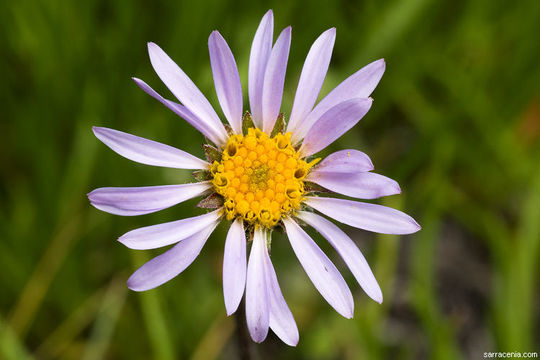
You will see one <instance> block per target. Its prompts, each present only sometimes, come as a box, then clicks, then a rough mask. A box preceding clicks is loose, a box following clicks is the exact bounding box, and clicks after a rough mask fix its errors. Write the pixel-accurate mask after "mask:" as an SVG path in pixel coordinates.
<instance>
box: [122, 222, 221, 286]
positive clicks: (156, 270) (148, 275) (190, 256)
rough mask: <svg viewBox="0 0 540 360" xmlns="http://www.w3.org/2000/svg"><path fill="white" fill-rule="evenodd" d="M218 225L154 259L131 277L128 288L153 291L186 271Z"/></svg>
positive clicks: (203, 230) (208, 228) (196, 234)
mask: <svg viewBox="0 0 540 360" xmlns="http://www.w3.org/2000/svg"><path fill="white" fill-rule="evenodd" d="M216 225H217V223H214V224H213V225H212V226H208V227H206V228H204V229H202V230H201V231H198V232H196V233H195V234H194V235H192V236H190V237H189V238H187V239H185V240H183V241H182V242H180V243H178V244H176V245H175V246H174V247H173V248H172V249H170V250H167V251H166V252H164V253H163V254H161V255H159V256H157V257H155V258H153V259H152V260H150V261H148V262H147V263H146V264H144V265H143V266H141V267H140V268H139V269H138V270H137V271H135V272H134V273H133V275H131V276H130V278H129V279H128V281H127V286H128V287H129V288H130V289H131V290H134V291H145V290H150V289H153V288H155V287H157V286H159V285H161V284H164V283H166V282H167V281H169V280H171V279H172V278H174V277H175V276H177V275H178V274H180V273H181V272H182V271H184V270H185V269H186V268H187V267H188V266H189V265H191V263H192V262H193V260H195V258H197V256H198V255H199V253H200V252H201V249H202V248H203V246H204V244H205V243H206V240H208V237H209V236H210V234H211V233H212V231H214V229H215V227H216Z"/></svg>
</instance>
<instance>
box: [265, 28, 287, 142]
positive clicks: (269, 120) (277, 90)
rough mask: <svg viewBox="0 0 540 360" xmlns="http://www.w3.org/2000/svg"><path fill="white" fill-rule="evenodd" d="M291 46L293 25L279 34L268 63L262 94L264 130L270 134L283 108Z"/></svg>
mask: <svg viewBox="0 0 540 360" xmlns="http://www.w3.org/2000/svg"><path fill="white" fill-rule="evenodd" d="M290 47H291V27H290V26H289V27H287V28H285V30H283V31H282V32H281V34H280V35H279V37H278V39H277V40H276V43H275V45H274V47H273V48H272V52H271V54H270V59H269V60H268V64H267V65H266V72H265V75H264V85H263V95H262V115H263V130H264V131H265V132H266V133H267V134H270V133H271V132H272V129H273V128H274V124H275V123H276V119H277V117H278V115H279V110H280V108H281V99H282V97H283V85H284V83H285V72H286V71H287V60H288V59H289V49H290Z"/></svg>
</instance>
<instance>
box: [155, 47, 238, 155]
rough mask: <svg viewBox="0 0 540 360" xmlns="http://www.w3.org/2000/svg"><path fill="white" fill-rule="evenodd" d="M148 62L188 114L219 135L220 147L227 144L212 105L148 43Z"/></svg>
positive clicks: (180, 70) (179, 71)
mask: <svg viewBox="0 0 540 360" xmlns="http://www.w3.org/2000/svg"><path fill="white" fill-rule="evenodd" d="M148 54H149V55H150V62H151V63H152V66H153V67H154V70H155V71H156V74H158V76H159V78H160V79H161V81H163V83H164V84H165V85H166V86H167V87H168V88H169V90H171V92H172V93H173V94H174V96H176V98H177V99H178V100H180V102H181V103H182V104H184V106H185V107H186V108H188V109H189V111H190V112H192V113H193V114H195V115H196V116H197V117H198V118H199V119H201V120H202V121H204V122H206V123H207V125H209V126H210V127H212V128H213V129H214V130H215V131H216V132H217V133H218V134H219V135H220V142H219V143H218V144H217V145H222V144H224V143H226V142H227V138H228V136H227V132H226V131H225V128H224V127H223V124H222V123H221V121H220V120H219V117H218V116H217V114H216V112H215V111H214V109H213V108H212V105H210V103H209V102H208V100H207V99H206V97H204V95H203V94H202V93H201V91H200V90H199V89H198V88H197V86H196V85H195V84H194V83H193V81H191V79H190V78H189V77H188V76H187V75H186V74H185V73H184V72H183V71H182V69H180V67H179V66H178V65H176V63H175V62H174V61H173V60H172V59H171V58H170V57H169V56H168V55H167V54H166V53H165V52H164V51H163V50H162V49H161V48H160V47H159V46H157V45H156V44H154V43H152V42H150V43H148Z"/></svg>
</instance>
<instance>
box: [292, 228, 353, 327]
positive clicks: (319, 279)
mask: <svg viewBox="0 0 540 360" xmlns="http://www.w3.org/2000/svg"><path fill="white" fill-rule="evenodd" d="M283 223H284V224H285V229H286V231H287V237H288V238H289V242H290V243H291V246H292V248H293V251H294V253H295V254H296V257H297V258H298V260H299V261H300V264H302V267H303V268H304V270H305V271H306V274H307V275H308V276H309V278H310V279H311V282H312V283H313V285H315V287H316V288H317V290H319V292H320V293H321V295H322V296H323V298H324V299H325V300H326V301H328V303H329V304H330V305H331V306H332V307H333V308H334V309H335V310H336V311H337V312H338V313H339V314H341V315H342V316H344V317H346V318H347V319H350V318H352V317H353V312H354V303H353V298H352V294H351V291H350V290H349V288H348V287H347V283H346V282H345V280H344V279H343V277H342V276H341V274H340V273H339V271H338V269H336V267H335V265H334V264H333V263H332V262H331V261H330V259H329V258H328V257H327V256H326V255H325V254H324V253H323V252H322V250H321V249H320V248H319V247H318V246H317V244H315V242H314V241H313V240H312V239H311V237H309V235H308V234H307V233H306V232H305V231H304V230H303V229H302V228H301V227H300V226H299V225H298V224H297V223H296V222H294V221H293V220H291V219H284V220H283Z"/></svg>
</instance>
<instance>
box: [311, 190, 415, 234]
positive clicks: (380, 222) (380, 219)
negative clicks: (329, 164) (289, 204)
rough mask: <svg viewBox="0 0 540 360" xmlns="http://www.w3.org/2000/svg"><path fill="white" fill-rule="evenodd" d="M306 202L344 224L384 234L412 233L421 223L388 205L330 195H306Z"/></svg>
mask: <svg viewBox="0 0 540 360" xmlns="http://www.w3.org/2000/svg"><path fill="white" fill-rule="evenodd" d="M305 203H306V205H308V206H311V207H312V208H314V209H315V210H318V211H320V212H321V213H323V214H325V215H327V216H329V217H331V218H333V219H336V220H337V221H339V222H342V223H344V224H347V225H350V226H354V227H357V228H359V229H364V230H368V231H373V232H377V233H382V234H412V233H415V232H417V231H418V230H420V225H418V223H417V222H416V221H415V220H414V219H413V218H412V217H410V216H409V215H407V214H405V213H403V212H401V211H399V210H396V209H392V208H389V207H386V206H381V205H376V204H369V203H363V202H358V201H351V200H344V199H334V198H328V197H313V196H306V198H305Z"/></svg>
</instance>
